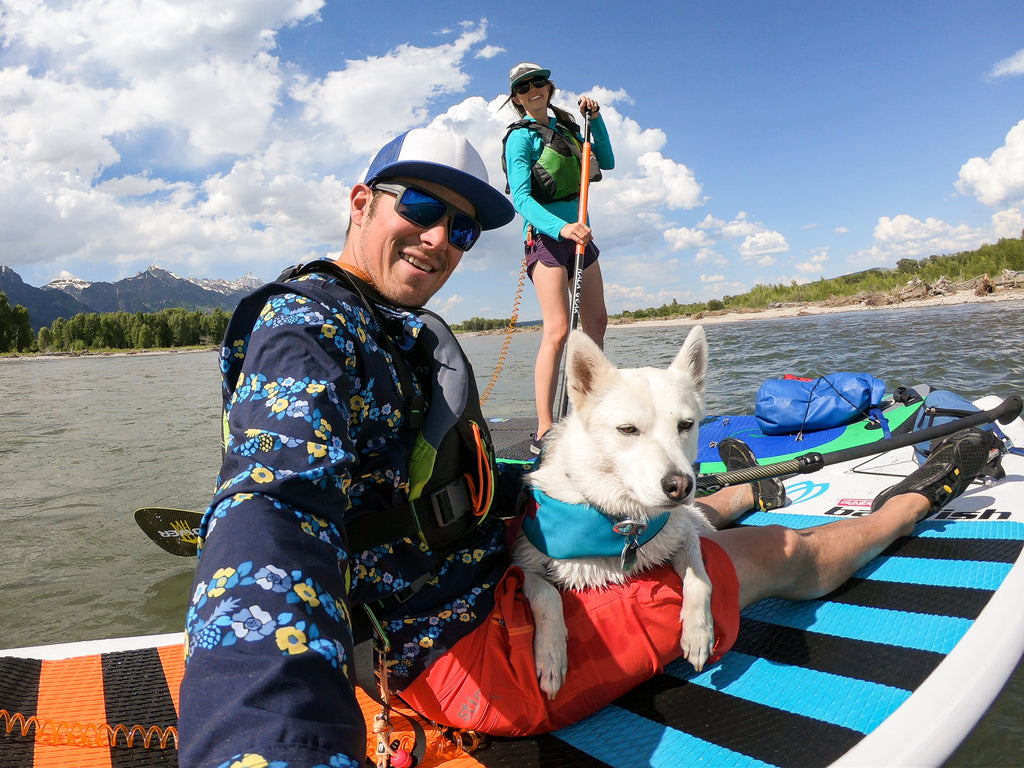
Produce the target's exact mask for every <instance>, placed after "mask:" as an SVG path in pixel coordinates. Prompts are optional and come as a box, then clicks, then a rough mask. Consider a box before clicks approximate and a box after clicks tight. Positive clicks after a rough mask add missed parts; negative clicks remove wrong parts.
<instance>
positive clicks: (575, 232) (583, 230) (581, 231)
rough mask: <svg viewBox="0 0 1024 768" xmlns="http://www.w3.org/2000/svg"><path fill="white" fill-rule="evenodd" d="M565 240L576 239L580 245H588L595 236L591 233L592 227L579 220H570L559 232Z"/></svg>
mask: <svg viewBox="0 0 1024 768" xmlns="http://www.w3.org/2000/svg"><path fill="white" fill-rule="evenodd" d="M558 235H559V237H561V238H562V239H563V240H575V241H576V242H577V243H579V244H580V245H587V244H588V243H589V242H590V241H591V240H593V239H594V238H593V236H592V235H591V234H590V227H588V226H587V225H586V224H583V223H581V222H578V221H570V222H569V223H568V224H566V225H565V226H564V227H562V229H561V230H559V232H558Z"/></svg>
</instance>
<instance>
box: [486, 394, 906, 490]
mask: <svg viewBox="0 0 1024 768" xmlns="http://www.w3.org/2000/svg"><path fill="white" fill-rule="evenodd" d="M922 405H923V403H922V402H921V401H918V402H916V403H911V404H909V405H904V404H901V403H896V402H893V401H892V400H889V401H887V403H886V404H885V407H884V408H883V409H882V414H883V415H884V417H885V420H886V423H887V426H888V430H889V432H891V433H894V434H898V433H900V432H903V431H909V430H910V429H911V427H912V425H913V421H914V419H913V417H914V416H915V415H916V414H917V412H918V410H919V409H920V408H921V407H922ZM536 426H537V425H536V422H535V421H534V420H533V419H532V418H525V417H517V418H495V419H489V420H488V427H489V428H490V432H491V438H492V439H493V441H494V449H495V452H496V453H497V455H498V456H499V457H501V458H502V459H504V460H505V461H511V462H529V461H531V460H533V459H534V458H536V456H534V454H531V453H530V443H531V442H532V440H533V434H532V431H533V430H534V429H535V428H536ZM886 436H887V433H886V430H885V429H883V428H882V427H881V426H880V425H879V424H877V423H875V422H873V421H869V420H863V421H856V422H853V423H852V424H846V425H844V426H839V427H832V428H830V429H822V430H817V431H815V432H804V433H802V434H798V435H765V434H764V433H762V432H761V430H760V428H759V427H758V424H757V419H756V418H755V417H754V416H750V415H739V416H732V415H730V416H709V417H707V418H706V419H704V421H703V422H701V425H700V430H699V444H698V452H697V461H698V463H699V465H700V472H701V473H702V474H710V473H716V472H724V471H725V465H724V464H723V463H722V460H721V459H720V458H719V455H718V444H719V443H720V442H721V441H722V440H724V439H725V438H727V437H737V438H739V439H741V440H743V441H744V442H745V443H746V444H747V445H748V446H750V449H751V450H752V451H753V452H754V455H755V456H757V458H758V461H759V462H760V463H761V464H775V463H778V462H781V461H787V460H789V459H792V458H795V457H797V456H801V455H803V454H805V453H808V452H809V451H817V452H818V453H833V452H835V451H841V450H844V449H846V448H853V447H855V446H859V445H867V444H869V443H873V442H877V441H879V440H882V439H883V438H885V437H886Z"/></svg>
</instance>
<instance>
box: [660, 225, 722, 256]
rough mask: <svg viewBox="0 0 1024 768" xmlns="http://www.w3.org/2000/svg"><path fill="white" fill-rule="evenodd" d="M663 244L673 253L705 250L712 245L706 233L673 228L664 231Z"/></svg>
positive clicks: (684, 228)
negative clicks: (694, 249)
mask: <svg viewBox="0 0 1024 768" xmlns="http://www.w3.org/2000/svg"><path fill="white" fill-rule="evenodd" d="M665 242H667V243H668V244H669V246H670V247H671V248H672V250H673V251H681V250H684V249H687V248H706V247H707V246H710V245H711V244H712V240H711V238H710V237H708V233H707V232H705V231H704V230H701V229H690V228H689V227H674V228H672V229H666V230H665Z"/></svg>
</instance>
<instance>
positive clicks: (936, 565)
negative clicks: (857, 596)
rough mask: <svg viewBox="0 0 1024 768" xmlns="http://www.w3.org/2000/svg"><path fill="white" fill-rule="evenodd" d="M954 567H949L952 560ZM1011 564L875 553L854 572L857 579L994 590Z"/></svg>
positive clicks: (1004, 576) (1008, 570) (1001, 581)
mask: <svg viewBox="0 0 1024 768" xmlns="http://www.w3.org/2000/svg"><path fill="white" fill-rule="evenodd" d="M954 563H955V564H956V566H957V567H955V568H954V567H951V565H952V564H954ZM1012 567H1013V566H1012V565H1011V564H1010V563H988V562H979V561H977V560H954V561H949V560H934V559H931V558H925V557H884V556H883V557H877V558H875V559H874V560H872V561H871V562H870V563H868V564H867V565H866V566H864V567H863V568H861V569H860V570H859V571H858V572H857V573H856V574H854V575H855V576H856V577H857V578H859V579H873V580H875V581H896V582H899V583H901V584H927V585H930V586H933V587H962V588H964V589H988V590H993V591H994V590H996V589H998V588H999V585H1000V584H1002V583H1003V579H1005V578H1006V574H1008V573H1009V572H1010V568H1012Z"/></svg>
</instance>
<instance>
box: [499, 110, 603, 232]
mask: <svg viewBox="0 0 1024 768" xmlns="http://www.w3.org/2000/svg"><path fill="white" fill-rule="evenodd" d="M527 119H528V120H529V119H532V118H529V117H527ZM549 125H550V126H551V127H552V128H554V127H555V118H554V117H552V118H551V119H550V122H549ZM590 134H591V140H590V143H591V148H592V149H593V151H594V155H595V156H596V157H597V162H598V164H599V165H600V166H601V170H602V171H609V170H611V169H612V168H614V167H615V155H614V154H613V153H612V144H611V140H610V139H609V138H608V128H607V127H606V126H605V124H604V118H602V117H601V114H600V113H598V115H597V117H595V118H592V119H591V121H590ZM582 140H583V139H582V137H580V141H582ZM543 148H544V142H543V141H541V138H540V134H539V133H538V132H537V131H534V130H531V129H529V128H519V129H517V130H515V131H512V133H511V134H509V137H508V141H507V142H506V143H505V164H506V166H507V168H508V186H509V192H510V193H511V195H512V205H514V206H515V209H516V211H517V212H518V213H519V214H520V215H521V216H522V217H523V219H524V221H523V238H524V239H525V238H526V227H527V226H528V225H530V224H532V225H533V229H534V231H536V232H540V233H542V234H545V235H547V236H548V237H553V238H555V239H556V240H557V239H559V233H560V232H561V231H562V227H564V226H565V225H566V224H568V223H570V222H574V221H576V220H577V217H578V216H579V201H578V200H556V201H554V202H551V203H540V202H538V201H537V200H535V199H534V198H533V196H532V195H531V194H530V169H531V168H533V164H534V163H535V162H536V161H537V159H538V158H539V157H540V153H541V150H542V149H543ZM588 223H589V219H588Z"/></svg>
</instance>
